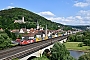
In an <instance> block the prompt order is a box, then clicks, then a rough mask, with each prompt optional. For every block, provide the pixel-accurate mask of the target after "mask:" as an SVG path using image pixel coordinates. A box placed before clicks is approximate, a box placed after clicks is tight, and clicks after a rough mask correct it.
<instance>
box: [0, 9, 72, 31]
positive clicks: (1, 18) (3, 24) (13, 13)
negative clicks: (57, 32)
mask: <svg viewBox="0 0 90 60" xmlns="http://www.w3.org/2000/svg"><path fill="white" fill-rule="evenodd" d="M22 17H25V22H26V23H22V24H20V23H14V21H15V20H21V19H22ZM37 21H38V23H39V24H40V25H41V26H42V27H44V28H45V25H47V26H48V29H51V30H54V29H58V28H63V29H64V28H65V26H64V25H62V24H59V23H55V22H52V21H50V20H47V19H45V18H44V17H42V16H39V15H38V14H35V13H33V12H31V11H28V10H26V9H22V8H12V9H7V10H1V11H0V28H3V29H5V28H8V29H20V28H36V23H37ZM58 26H60V27H58ZM68 28H69V29H70V27H68ZM68 28H67V29H68ZM67 29H66V30H67Z"/></svg>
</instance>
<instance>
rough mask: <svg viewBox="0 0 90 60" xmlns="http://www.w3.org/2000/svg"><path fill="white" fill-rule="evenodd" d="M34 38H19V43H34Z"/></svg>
mask: <svg viewBox="0 0 90 60" xmlns="http://www.w3.org/2000/svg"><path fill="white" fill-rule="evenodd" d="M34 42H35V40H34V39H27V40H21V41H20V42H19V44H20V45H27V44H30V43H34Z"/></svg>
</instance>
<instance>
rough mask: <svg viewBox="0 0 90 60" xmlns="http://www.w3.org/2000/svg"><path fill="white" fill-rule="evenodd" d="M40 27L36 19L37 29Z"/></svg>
mask: <svg viewBox="0 0 90 60" xmlns="http://www.w3.org/2000/svg"><path fill="white" fill-rule="evenodd" d="M39 28H40V27H39V23H38V21H37V30H38V29H39Z"/></svg>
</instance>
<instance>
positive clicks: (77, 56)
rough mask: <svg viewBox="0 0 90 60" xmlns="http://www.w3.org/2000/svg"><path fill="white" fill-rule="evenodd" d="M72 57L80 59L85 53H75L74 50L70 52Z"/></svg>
mask: <svg viewBox="0 0 90 60" xmlns="http://www.w3.org/2000/svg"><path fill="white" fill-rule="evenodd" d="M69 52H70V55H71V56H73V57H74V58H76V59H78V58H79V57H80V56H81V55H83V54H84V52H83V51H74V50H69Z"/></svg>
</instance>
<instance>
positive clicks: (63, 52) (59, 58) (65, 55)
mask: <svg viewBox="0 0 90 60" xmlns="http://www.w3.org/2000/svg"><path fill="white" fill-rule="evenodd" d="M51 54H52V55H51V60H75V59H74V58H73V57H72V56H70V52H69V51H68V50H67V49H66V47H65V45H64V44H61V43H60V42H56V43H55V44H54V46H53V48H52V49H51Z"/></svg>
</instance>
